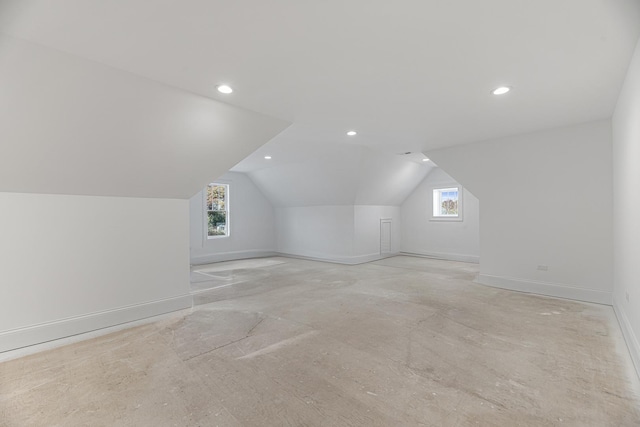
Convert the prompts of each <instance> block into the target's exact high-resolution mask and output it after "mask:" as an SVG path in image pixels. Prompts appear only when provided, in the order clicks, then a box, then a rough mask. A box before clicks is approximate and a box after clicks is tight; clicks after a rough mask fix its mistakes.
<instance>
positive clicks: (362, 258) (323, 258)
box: [277, 252, 400, 265]
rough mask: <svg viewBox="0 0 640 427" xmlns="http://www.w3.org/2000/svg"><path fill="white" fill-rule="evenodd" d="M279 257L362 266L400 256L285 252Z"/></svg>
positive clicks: (393, 254) (396, 253)
mask: <svg viewBox="0 0 640 427" xmlns="http://www.w3.org/2000/svg"><path fill="white" fill-rule="evenodd" d="M277 254H278V255H279V256H284V257H288V258H297V259H306V260H309V261H320V262H332V263H335V264H346V265H357V264H364V263H367V262H371V261H378V260H381V259H385V258H391V257H394V256H398V255H400V253H399V252H390V253H386V254H378V253H374V254H368V255H356V256H333V255H324V254H321V255H312V256H309V255H299V254H290V253H286V252H278V253H277Z"/></svg>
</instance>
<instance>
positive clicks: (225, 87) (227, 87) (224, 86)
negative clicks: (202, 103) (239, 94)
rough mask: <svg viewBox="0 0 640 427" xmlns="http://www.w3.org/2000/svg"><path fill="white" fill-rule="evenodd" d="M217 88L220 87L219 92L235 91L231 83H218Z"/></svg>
mask: <svg viewBox="0 0 640 427" xmlns="http://www.w3.org/2000/svg"><path fill="white" fill-rule="evenodd" d="M216 89H218V92H220V93H224V94H225V95H226V94H229V93H231V92H233V89H232V88H231V86H229V85H218V86H216Z"/></svg>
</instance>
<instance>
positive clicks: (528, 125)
mask: <svg viewBox="0 0 640 427" xmlns="http://www.w3.org/2000/svg"><path fill="white" fill-rule="evenodd" d="M0 31H2V32H4V33H6V34H9V35H12V36H14V37H19V38H23V39H26V40H30V41H33V42H36V43H40V44H43V45H46V46H50V47H54V48H56V49H60V50H62V51H65V52H68V53H71V54H74V55H77V56H81V57H85V58H88V59H92V60H95V61H98V62H101V63H104V64H108V65H110V66H113V67H116V68H119V69H122V70H127V71H130V72H132V73H135V74H137V75H140V76H145V77H147V78H150V79H153V80H156V81H159V82H163V83H166V84H169V85H172V86H175V87H178V88H182V89H184V90H187V91H190V92H193V93H197V94H200V95H204V96H207V97H211V98H215V99H220V100H223V101H224V102H227V103H229V104H232V105H236V106H241V107H244V108H248V109H250V110H252V111H257V112H260V113H263V114H266V115H269V116H272V117H277V118H280V119H284V120H287V121H290V122H293V123H295V124H296V128H295V129H296V132H298V141H299V143H301V144H304V143H306V142H313V141H314V140H315V139H316V138H317V137H318V136H319V135H322V136H323V137H324V139H325V142H326V143H333V144H337V143H339V142H340V141H341V139H342V138H343V135H344V132H345V131H346V130H348V129H350V128H356V129H357V130H358V131H360V133H359V135H358V138H359V141H360V144H361V145H366V146H368V147H369V148H375V149H378V150H382V151H385V150H386V151H388V152H390V153H394V152H401V151H427V150H430V149H435V148H439V147H445V146H451V145H456V144H461V143H469V142H475V141H480V140H487V139H494V138H497V137H501V136H507V135H514V134H520V133H524V132H530V131H534V130H540V129H548V128H554V127H560V126H564V125H568V124H575V123H582V122H587V121H592V120H597V119H601V118H608V117H610V116H611V114H612V111H613V108H614V105H615V102H616V99H617V95H618V92H619V90H620V87H621V85H622V80H623V78H624V75H625V72H626V69H627V66H628V64H629V60H630V58H631V53H632V52H633V49H634V46H635V44H636V41H637V39H638V35H639V32H640V2H638V1H637V0H606V1H604V0H562V1H557V0H538V1H531V0H485V1H478V0H459V1H424V0H398V1H388V0H349V1H344V0H326V1H300V0H272V1H258V0H237V1H229V0H182V1H175V0H154V1H150V0H108V1H106V0H56V1H47V0H0ZM220 82H226V83H229V84H231V85H232V86H233V87H234V88H235V89H236V91H235V92H234V94H232V95H230V96H222V95H220V94H218V93H216V91H215V85H216V84H218V83H220ZM503 84H507V85H511V86H513V88H514V89H513V91H512V92H511V93H510V94H508V95H505V96H504V97H501V98H496V97H494V96H492V95H490V94H489V92H490V90H491V89H493V88H494V87H496V86H498V85H503Z"/></svg>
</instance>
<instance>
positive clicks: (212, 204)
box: [207, 184, 227, 211]
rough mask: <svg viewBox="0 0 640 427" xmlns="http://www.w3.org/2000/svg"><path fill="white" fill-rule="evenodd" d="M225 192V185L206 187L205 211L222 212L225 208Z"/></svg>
mask: <svg viewBox="0 0 640 427" xmlns="http://www.w3.org/2000/svg"><path fill="white" fill-rule="evenodd" d="M226 191H227V187H226V186H225V185H213V184H212V185H209V186H208V187H207V210H208V211H223V210H225V208H226V203H225V201H226Z"/></svg>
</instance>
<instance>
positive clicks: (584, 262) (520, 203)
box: [428, 120, 613, 303]
mask: <svg viewBox="0 0 640 427" xmlns="http://www.w3.org/2000/svg"><path fill="white" fill-rule="evenodd" d="M428 156H429V157H430V158H431V159H433V160H434V161H435V163H436V164H438V165H439V166H440V167H442V168H443V169H444V170H446V171H447V172H448V173H449V174H450V175H451V176H452V177H454V178H455V179H456V180H457V181H458V182H460V183H461V184H462V185H463V186H465V187H467V188H468V189H469V191H471V192H472V193H473V194H475V195H476V196H477V197H478V199H480V200H482V211H481V212H480V244H481V248H480V256H481V262H480V276H479V281H480V282H481V283H485V284H489V285H493V286H500V287H505V288H510V289H518V290H524V291H530V292H537V293H542V294H548V295H555V296H560V297H568V298H576V299H581V300H586V301H594V302H602V303H611V295H612V291H613V256H612V254H613V225H612V220H613V216H612V211H613V209H612V206H613V196H612V188H613V183H612V149H611V122H610V121H609V120H605V121H598V122H592V123H586V124H582V125H578V126H571V127H565V128H560V129H555V130H549V131H544V132H536V133H531V134H526V135H519V136H514V137H510V138H504V139H499V140H494V141H487V142H480V143H474V144H470V145H464V146H458V147H453V148H449V149H443V150H436V151H432V152H429V153H428ZM538 266H543V267H540V268H542V269H544V268H545V267H544V266H546V267H547V270H546V271H545V270H540V269H539V267H538Z"/></svg>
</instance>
